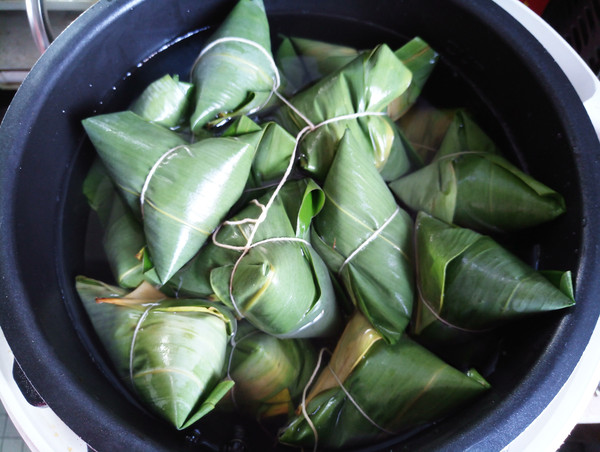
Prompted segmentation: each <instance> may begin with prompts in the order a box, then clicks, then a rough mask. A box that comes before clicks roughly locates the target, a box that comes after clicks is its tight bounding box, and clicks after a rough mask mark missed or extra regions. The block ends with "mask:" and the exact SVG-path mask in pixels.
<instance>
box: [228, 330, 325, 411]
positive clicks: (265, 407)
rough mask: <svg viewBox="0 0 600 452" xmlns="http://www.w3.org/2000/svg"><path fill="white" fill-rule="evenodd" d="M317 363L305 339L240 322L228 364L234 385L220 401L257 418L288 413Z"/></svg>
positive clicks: (297, 400)
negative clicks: (266, 331)
mask: <svg viewBox="0 0 600 452" xmlns="http://www.w3.org/2000/svg"><path fill="white" fill-rule="evenodd" d="M316 362H317V354H316V351H315V349H314V347H313V346H312V344H311V343H310V342H309V341H308V340H306V339H279V338H276V337H274V336H271V335H270V334H266V333H263V332H262V331H260V330H257V329H255V328H254V327H252V326H251V325H250V324H249V323H248V322H241V323H240V324H239V328H238V331H237V333H236V336H235V341H234V345H233V348H232V351H231V361H230V366H229V375H230V377H231V379H232V380H233V381H234V382H235V386H234V387H233V388H232V389H231V391H230V393H229V397H228V399H227V400H224V401H223V402H230V403H232V404H233V405H234V406H235V408H236V409H238V410H240V411H242V412H243V413H247V414H249V415H251V416H253V417H255V418H258V419H265V418H270V417H275V416H281V415H283V416H288V415H291V414H293V412H294V409H295V407H296V405H297V404H298V403H299V400H300V396H301V394H302V391H303V390H304V387H305V386H306V384H307V383H308V380H309V379H310V376H311V374H312V372H313V370H314V368H315V366H316ZM220 406H223V405H220Z"/></svg>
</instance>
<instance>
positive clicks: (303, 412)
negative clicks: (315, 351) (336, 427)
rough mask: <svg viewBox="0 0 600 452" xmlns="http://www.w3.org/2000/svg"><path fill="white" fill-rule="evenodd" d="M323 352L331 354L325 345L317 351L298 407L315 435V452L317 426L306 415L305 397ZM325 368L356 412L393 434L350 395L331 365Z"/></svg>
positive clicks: (317, 371)
mask: <svg viewBox="0 0 600 452" xmlns="http://www.w3.org/2000/svg"><path fill="white" fill-rule="evenodd" d="M325 352H327V353H329V354H330V355H331V351H330V350H329V349H327V348H325V347H324V348H322V349H321V350H320V351H319V357H318V359H317V363H316V365H315V368H314V370H313V373H312V374H311V376H310V378H309V380H308V382H307V383H306V386H304V389H303V391H302V400H301V402H300V407H299V408H300V410H301V412H302V416H303V417H304V419H305V420H306V423H307V424H308V426H309V427H310V429H311V430H312V432H313V435H314V437H315V444H314V446H313V452H316V451H317V450H318V447H319V433H318V431H317V428H316V427H315V424H314V423H313V421H312V419H311V418H310V416H309V415H308V412H307V411H306V397H307V392H308V389H309V388H310V387H311V386H312V384H313V383H314V381H315V378H316V377H317V375H318V373H319V370H320V368H321V363H322V361H323V355H324V354H325ZM327 369H328V370H329V372H331V375H332V376H333V378H334V379H335V381H336V383H337V384H338V385H339V387H340V389H341V390H342V391H343V392H344V394H345V395H346V397H347V398H348V400H349V401H350V403H352V405H353V406H354V408H356V409H357V410H358V412H359V413H360V414H361V416H363V417H364V418H365V419H366V420H367V421H368V422H369V423H370V424H371V425H373V426H374V427H375V428H377V429H379V430H381V431H382V432H384V433H387V434H390V435H393V434H394V433H395V432H392V431H390V430H388V429H386V428H384V427H382V426H381V425H379V424H378V423H377V422H375V421H374V420H373V419H372V418H371V417H370V416H369V415H368V414H367V413H366V412H365V410H363V409H362V407H361V406H360V405H359V404H358V402H357V401H356V400H355V399H354V397H352V394H350V392H349V391H348V389H346V387H345V386H344V383H343V382H342V380H340V377H338V375H337V374H336V373H335V371H334V370H333V368H332V367H331V365H330V364H327Z"/></svg>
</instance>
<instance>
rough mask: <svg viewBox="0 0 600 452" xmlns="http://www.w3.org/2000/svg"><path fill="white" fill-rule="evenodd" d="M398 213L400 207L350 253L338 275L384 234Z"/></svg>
mask: <svg viewBox="0 0 600 452" xmlns="http://www.w3.org/2000/svg"><path fill="white" fill-rule="evenodd" d="M398 212H400V207H396V210H395V211H394V213H393V214H392V215H390V217H389V218H388V219H387V220H385V221H384V222H383V224H382V225H381V226H380V227H379V228H378V229H377V230H376V231H374V232H373V234H371V235H370V236H369V237H368V238H367V240H365V241H364V242H362V243H361V244H360V246H359V247H358V248H356V249H355V250H354V251H353V252H352V253H350V255H349V256H348V257H347V258H346V260H345V261H344V263H343V264H342V266H341V267H340V269H339V270H338V275H339V274H341V273H342V270H343V269H344V268H345V267H346V265H348V264H349V263H350V261H351V260H352V259H354V256H356V255H357V254H358V253H360V252H361V251H362V250H364V249H365V248H366V247H367V245H369V243H371V242H372V241H373V240H375V239H376V238H377V237H379V235H380V234H381V233H382V232H383V230H384V229H385V228H386V227H387V225H388V224H390V223H391V222H392V220H393V219H394V218H395V217H396V215H398Z"/></svg>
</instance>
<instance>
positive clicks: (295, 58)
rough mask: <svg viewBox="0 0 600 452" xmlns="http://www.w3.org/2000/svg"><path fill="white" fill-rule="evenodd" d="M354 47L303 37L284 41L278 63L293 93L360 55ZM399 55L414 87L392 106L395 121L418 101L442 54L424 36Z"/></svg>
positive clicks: (389, 109)
mask: <svg viewBox="0 0 600 452" xmlns="http://www.w3.org/2000/svg"><path fill="white" fill-rule="evenodd" d="M359 53H360V52H359V51H358V50H357V49H355V48H352V47H347V46H343V45H337V44H332V43H329V42H323V41H318V40H314V39H306V38H300V37H289V38H284V39H283V41H282V43H281V45H280V46H279V49H278V51H277V64H278V66H279V67H280V68H281V72H282V74H283V75H284V76H285V77H286V79H287V80H288V81H289V84H290V86H289V87H288V89H289V90H290V91H291V92H295V91H298V90H300V89H301V88H304V87H306V86H307V85H309V84H310V83H313V82H315V81H317V80H318V79H320V78H322V77H324V76H327V75H329V74H331V73H332V72H335V71H337V70H339V69H340V68H342V67H344V66H345V65H346V64H348V63H350V62H351V61H352V60H353V59H355V58H356V57H357V56H358V55H359ZM394 53H395V55H396V56H397V57H398V59H400V61H402V62H403V63H404V64H405V65H406V67H407V68H408V69H409V70H410V71H411V72H412V74H413V77H412V80H411V83H410V86H409V87H408V89H407V90H406V92H404V93H403V94H402V95H401V96H399V97H398V98H396V99H394V100H393V101H392V102H391V103H390V105H389V106H388V109H387V111H388V114H389V116H390V117H391V118H392V119H393V120H394V121H395V120H397V119H398V118H400V117H401V116H403V115H404V114H405V113H406V112H407V111H408V110H409V109H410V107H411V106H412V105H413V104H414V103H415V102H416V100H417V98H418V96H419V95H420V94H421V91H422V89H423V86H424V85H425V82H426V81H427V80H428V79H429V76H430V75H431V72H432V71H433V69H434V68H435V66H436V64H437V61H438V58H439V55H438V54H437V52H435V50H433V49H432V48H431V47H430V46H429V44H427V43H426V42H425V41H424V40H423V39H421V38H420V37H415V38H413V39H411V40H410V41H409V42H407V43H406V44H405V45H403V46H402V47H400V48H399V49H398V50H396V51H395V52H394Z"/></svg>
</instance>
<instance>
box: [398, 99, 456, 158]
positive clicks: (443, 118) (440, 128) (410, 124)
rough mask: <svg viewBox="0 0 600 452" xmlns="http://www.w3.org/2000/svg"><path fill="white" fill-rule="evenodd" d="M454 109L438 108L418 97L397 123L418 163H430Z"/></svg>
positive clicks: (454, 111)
mask: <svg viewBox="0 0 600 452" xmlns="http://www.w3.org/2000/svg"><path fill="white" fill-rule="evenodd" d="M455 113H456V110H451V109H438V108H435V107H433V106H432V105H431V104H429V103H427V102H426V101H424V100H422V98H419V99H418V100H417V102H415V105H414V106H413V107H412V108H411V109H410V110H409V111H408V112H407V113H406V114H404V115H403V116H402V117H401V118H400V119H398V121H397V124H398V127H399V128H400V130H401V131H402V132H403V134H404V136H405V137H406V140H407V141H408V142H409V143H410V145H411V147H412V149H414V152H415V154H416V155H417V156H418V161H419V162H420V165H418V166H424V165H425V164H428V163H430V162H431V161H432V160H433V158H434V157H435V155H436V154H437V152H438V150H439V149H440V146H441V144H442V141H443V140H444V137H445V136H446V132H447V131H448V128H449V127H450V125H451V124H452V121H453V119H454V115H455Z"/></svg>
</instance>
